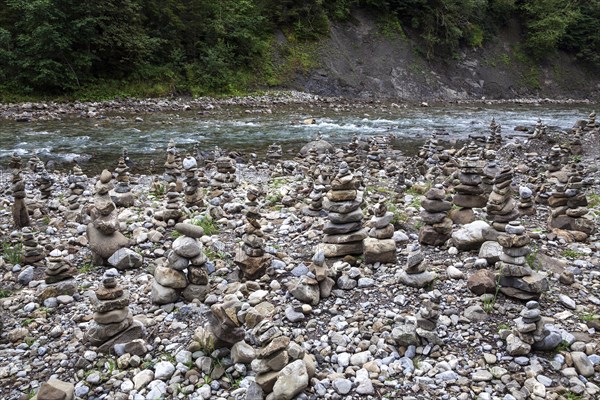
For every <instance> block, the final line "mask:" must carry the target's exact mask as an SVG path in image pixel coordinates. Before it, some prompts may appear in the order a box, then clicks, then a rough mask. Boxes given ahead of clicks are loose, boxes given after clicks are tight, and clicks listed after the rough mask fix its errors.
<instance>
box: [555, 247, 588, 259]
mask: <svg viewBox="0 0 600 400" xmlns="http://www.w3.org/2000/svg"><path fill="white" fill-rule="evenodd" d="M560 254H561V255H562V256H563V257H566V258H573V259H575V258H581V257H583V256H584V254H583V253H580V252H578V251H576V250H573V249H564V250H563V251H562V252H561V253H560Z"/></svg>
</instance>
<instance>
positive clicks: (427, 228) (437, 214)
mask: <svg viewBox="0 0 600 400" xmlns="http://www.w3.org/2000/svg"><path fill="white" fill-rule="evenodd" d="M421 207H423V209H424V211H422V212H421V220H422V221H423V223H424V224H425V225H424V226H423V227H422V228H421V229H420V230H419V243H421V244H426V245H429V246H441V245H443V244H444V243H446V241H447V240H448V239H450V237H451V236H452V220H451V219H450V218H448V212H449V211H450V209H451V208H452V202H450V201H448V200H446V191H445V190H444V187H443V186H442V185H440V184H437V185H435V186H434V187H432V188H431V189H429V190H428V191H427V193H425V200H423V201H422V202H421Z"/></svg>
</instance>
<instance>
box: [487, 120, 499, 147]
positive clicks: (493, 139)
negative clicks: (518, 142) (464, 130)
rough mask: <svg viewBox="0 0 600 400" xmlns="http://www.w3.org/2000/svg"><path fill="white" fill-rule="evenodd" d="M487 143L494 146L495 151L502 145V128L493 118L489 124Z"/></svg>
mask: <svg viewBox="0 0 600 400" xmlns="http://www.w3.org/2000/svg"><path fill="white" fill-rule="evenodd" d="M489 142H490V143H493V144H494V148H495V149H497V148H499V147H500V145H501V144H502V126H501V125H500V124H497V123H496V120H495V119H494V118H493V117H492V121H491V122H490V136H489Z"/></svg>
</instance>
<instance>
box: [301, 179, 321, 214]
mask: <svg viewBox="0 0 600 400" xmlns="http://www.w3.org/2000/svg"><path fill="white" fill-rule="evenodd" d="M324 196H325V186H323V185H321V184H319V183H317V182H314V183H313V188H312V190H311V192H310V194H309V195H308V198H309V199H310V204H309V205H308V207H304V208H303V209H302V214H304V215H307V216H310V217H318V216H320V215H321V212H322V210H323V197H324Z"/></svg>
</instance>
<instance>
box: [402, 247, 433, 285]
mask: <svg viewBox="0 0 600 400" xmlns="http://www.w3.org/2000/svg"><path fill="white" fill-rule="evenodd" d="M424 260H425V256H424V255H423V253H422V252H420V251H416V252H411V253H409V255H408V259H407V260H406V267H405V268H404V269H403V270H401V271H399V272H398V274H397V275H398V279H399V281H400V282H401V283H403V284H405V285H406V286H411V287H414V288H423V287H425V286H427V285H429V284H430V283H431V282H433V280H434V279H435V273H432V272H429V271H427V264H426V263H425V262H424Z"/></svg>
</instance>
